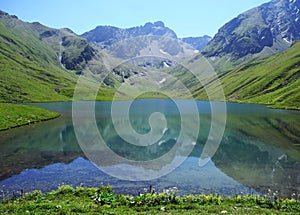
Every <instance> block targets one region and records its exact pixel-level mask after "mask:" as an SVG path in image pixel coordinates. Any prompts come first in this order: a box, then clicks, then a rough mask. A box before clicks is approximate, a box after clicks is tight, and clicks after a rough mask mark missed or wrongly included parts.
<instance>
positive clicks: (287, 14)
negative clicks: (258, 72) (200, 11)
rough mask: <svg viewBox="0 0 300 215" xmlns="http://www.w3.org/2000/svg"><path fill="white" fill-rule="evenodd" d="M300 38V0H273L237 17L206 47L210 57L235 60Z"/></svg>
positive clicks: (274, 48) (276, 47)
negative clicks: (226, 56) (226, 57)
mask: <svg viewBox="0 0 300 215" xmlns="http://www.w3.org/2000/svg"><path fill="white" fill-rule="evenodd" d="M299 39H300V0H273V1H271V2H269V3H266V4H263V5H261V6H259V7H257V8H253V9H251V10H249V11H246V12H245V13H242V14H241V15H239V16H238V17H236V18H234V19H233V20H231V21H230V22H228V23H227V24H225V25H224V26H223V27H222V28H220V29H219V31H218V33H217V34H216V35H215V37H214V38H213V39H212V40H211V41H210V43H209V44H208V46H207V47H206V48H205V49H204V50H203V52H202V53H203V54H204V55H205V56H207V57H223V56H225V55H228V59H231V60H234V59H238V58H241V57H245V56H247V55H249V54H256V53H260V52H262V51H263V50H264V49H265V48H266V47H269V48H270V54H271V53H272V52H273V53H274V52H280V51H283V50H285V49H287V48H288V47H290V45H291V44H292V43H294V42H295V41H297V40H299Z"/></svg>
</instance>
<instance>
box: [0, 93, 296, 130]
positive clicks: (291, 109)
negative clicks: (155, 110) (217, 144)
mask: <svg viewBox="0 0 300 215" xmlns="http://www.w3.org/2000/svg"><path fill="white" fill-rule="evenodd" d="M143 99H157V100H168V99H167V98H147V97H146V98H138V99H137V100H143ZM178 100H185V99H178ZM81 101H87V102H88V101H95V102H110V101H113V99H111V100H109V99H106V100H100V99H98V100H81ZM120 101H131V100H120ZM195 101H206V102H209V101H208V100H200V99H196V100H195ZM57 102H73V101H37V102H32V103H40V104H42V103H57ZM215 102H218V101H215ZM225 102H227V103H237V104H253V105H264V106H265V107H266V108H270V109H278V110H287V111H296V112H300V108H291V107H281V106H276V105H275V104H262V103H248V102H243V101H237V100H235V101H234V100H228V101H225ZM1 104H9V105H26V106H31V105H30V104H31V103H18V104H15V103H0V105H1ZM44 110H46V111H49V110H47V109H44ZM53 113H56V112H53ZM0 114H1V112H0ZM15 114H16V115H18V114H19V113H18V112H17V113H15ZM56 114H57V115H55V116H50V117H46V118H41V119H36V120H34V121H30V122H24V123H22V124H16V125H11V126H7V127H4V128H3V127H2V128H1V126H0V132H2V131H7V130H10V129H14V128H19V127H24V126H28V125H31V124H35V123H39V122H44V121H49V120H53V119H56V118H59V117H60V114H59V113H56Z"/></svg>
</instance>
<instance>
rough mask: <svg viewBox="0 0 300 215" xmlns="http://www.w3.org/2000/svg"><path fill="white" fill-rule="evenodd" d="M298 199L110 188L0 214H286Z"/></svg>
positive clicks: (31, 200) (31, 199) (66, 193)
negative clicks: (122, 191) (127, 192)
mask: <svg viewBox="0 0 300 215" xmlns="http://www.w3.org/2000/svg"><path fill="white" fill-rule="evenodd" d="M298 198H299V196H297V197H291V198H287V199H281V198H278V197H277V196H276V195H275V196H274V195H273V196H272V195H270V196H264V197H262V196H256V195H248V196H241V195H237V196H235V197H221V196H219V195H217V194H215V195H203V194H200V195H186V196H183V197H181V196H178V195H176V188H174V190H166V191H164V192H162V193H156V192H154V190H152V189H151V187H150V189H149V191H148V190H146V191H145V193H140V194H138V195H135V196H132V195H122V194H119V195H116V194H115V193H114V191H113V189H112V188H111V187H110V186H103V187H99V188H84V187H76V188H73V187H71V186H69V185H63V186H60V187H58V189H57V190H54V191H51V192H49V193H44V194H43V193H42V192H41V191H33V192H31V193H23V194H22V195H21V196H18V197H14V198H12V199H4V200H3V201H2V202H1V204H0V212H1V213H4V214H6V213H55V214H56V213H64V214H65V213H67V214H69V213H105V214H106V213H113V214H115V213H116V214H121V213H122V214H124V213H126V214H145V213H147V214H165V213H172V214H182V213H189V214H199V213H200V214H207V213H216V214H227V213H230V214H266V213H268V214H269V213H270V214H290V213H295V214H296V213H299V212H300V202H299V199H298Z"/></svg>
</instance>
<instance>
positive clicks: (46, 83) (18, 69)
mask: <svg viewBox="0 0 300 215" xmlns="http://www.w3.org/2000/svg"><path fill="white" fill-rule="evenodd" d="M41 28H45V29H46V27H43V26H42V25H40V24H37V23H34V24H30V23H24V22H22V21H20V20H18V19H16V18H11V17H10V16H8V15H2V16H1V17H0V47H1V49H0V101H1V102H16V101H17V102H24V101H58V100H59V101H61V100H67V99H68V98H67V97H68V96H66V95H64V90H65V89H68V88H69V87H70V86H74V85H75V82H76V76H75V74H72V73H71V72H68V71H67V70H65V69H64V68H63V67H62V66H61V65H60V64H59V62H58V57H57V53H55V51H54V50H53V49H52V48H51V47H50V46H48V45H47V44H46V43H45V42H43V41H41V40H39V38H38V35H39V32H38V31H37V30H36V29H41ZM59 91H60V92H59Z"/></svg>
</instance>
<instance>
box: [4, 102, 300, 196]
mask: <svg viewBox="0 0 300 215" xmlns="http://www.w3.org/2000/svg"><path fill="white" fill-rule="evenodd" d="M180 102H182V103H185V101H180ZM125 103H126V102H125V101H124V104H125ZM111 104H112V103H111V102H96V104H95V118H96V125H97V128H98V130H99V133H100V134H101V136H102V137H103V139H104V141H105V142H106V145H107V146H108V147H109V148H110V150H112V151H113V152H114V153H115V154H116V155H118V156H119V157H122V158H126V159H128V160H130V161H131V162H133V163H134V162H142V163H143V165H142V166H139V168H140V169H144V170H145V169H147V171H148V172H147V173H149V172H150V173H153V174H155V172H156V171H160V170H163V168H164V166H163V165H161V166H160V165H155V166H147V165H146V164H147V163H148V162H149V161H151V160H155V159H159V158H160V157H162V156H163V155H164V154H166V153H168V152H170V151H172V149H173V148H174V147H175V145H176V141H177V140H178V139H179V138H178V136H180V135H181V133H180V130H181V129H182V126H183V125H182V124H181V120H182V119H181V116H180V114H179V110H178V107H177V106H176V104H175V103H174V102H173V101H170V100H137V101H134V102H133V104H132V106H131V108H130V114H129V115H130V116H129V118H130V123H131V126H132V128H133V129H134V130H135V131H136V132H138V133H139V134H147V133H149V132H150V131H151V126H150V125H149V122H148V119H149V116H150V115H151V113H153V112H160V113H162V114H164V116H165V119H166V122H167V129H165V130H164V132H163V136H162V138H161V139H159V140H158V141H157V142H156V143H155V144H152V145H149V146H138V145H132V144H130V143H128V142H126V141H125V140H124V138H121V137H120V136H119V134H118V133H117V131H116V130H115V129H114V125H113V122H112V118H111ZM120 104H121V105H122V102H120ZM196 104H197V108H198V110H199V112H198V113H194V112H190V113H189V114H188V115H189V117H190V118H197V117H199V119H200V131H199V135H198V137H197V138H196V140H195V143H193V145H194V146H193V150H192V151H191V153H190V154H189V156H188V157H186V158H185V159H183V163H182V164H181V165H180V166H179V167H178V168H175V169H174V171H170V172H169V173H168V174H164V175H163V176H162V177H156V178H155V179H152V180H142V181H141V180H134V179H135V178H131V177H133V175H134V174H136V171H138V170H139V169H137V170H136V171H135V172H133V170H132V172H131V171H128V167H127V169H126V168H125V166H126V165H127V166H128V165H129V164H124V163H122V160H114V159H111V158H110V157H109V155H107V154H105V153H104V152H105V151H101V150H102V148H101V147H100V148H99V147H98V148H99V149H98V148H97V150H98V151H99V153H102V154H100V155H101V157H100V158H99V160H100V161H101V164H98V163H97V162H96V161H95V162H94V161H93V162H91V161H90V160H89V159H88V158H87V157H89V155H87V154H86V153H84V152H83V150H82V147H84V146H82V144H79V143H78V141H77V138H76V134H75V132H74V127H73V123H72V103H70V102H63V103H40V104H32V105H35V106H39V107H43V108H47V109H49V110H53V111H58V112H60V113H61V114H62V116H61V117H60V118H58V119H55V120H51V121H47V122H42V123H38V124H34V125H29V126H25V127H22V128H17V129H12V130H9V131H4V132H0V156H1V160H0V168H1V174H0V195H1V197H3V196H11V195H13V193H14V194H18V193H20V192H21V190H24V191H25V192H28V191H32V190H36V189H38V190H42V191H43V192H47V191H51V190H53V189H56V188H57V187H58V186H59V185H62V184H69V185H72V186H74V187H76V186H86V187H90V186H97V187H98V186H101V185H107V184H110V185H111V186H112V187H113V188H114V190H115V191H116V192H117V193H126V194H137V193H138V192H144V188H146V189H148V188H149V186H150V185H152V186H153V187H154V188H155V189H156V190H157V191H162V190H163V189H168V188H172V187H177V188H178V193H179V194H180V195H185V194H196V193H206V194H209V193H219V194H221V195H225V196H227V195H236V194H240V193H243V194H252V193H254V194H260V195H264V194H267V193H268V192H269V191H268V190H271V192H276V191H277V192H278V193H279V195H280V196H282V197H290V196H291V195H292V194H293V193H295V194H299V193H300V113H299V112H296V111H286V110H275V109H268V108H266V107H265V106H263V105H250V104H235V103H227V124H226V129H225V133H224V136H223V139H222V142H221V144H220V146H219V147H218V149H217V151H216V153H215V154H214V156H213V157H212V159H211V160H210V161H209V162H208V163H207V164H206V165H205V166H202V167H201V166H199V157H200V156H201V153H202V151H203V148H204V147H205V143H206V141H207V139H208V134H209V129H210V126H211V114H210V104H209V103H208V102H202V101H197V102H196ZM84 105H90V104H89V102H83V106H84ZM187 112H188V110H187ZM81 114H82V116H79V117H82V124H85V123H89V122H87V120H88V117H86V116H85V114H86V113H85V112H84V111H82V113H81ZM185 114H186V113H185ZM187 126H188V125H187ZM190 126H191V125H190ZM121 128H122V127H121ZM124 129H125V131H126V129H127V128H124ZM191 129H193V128H188V130H191ZM89 131H91V132H92V130H90V129H86V130H85V135H87V136H89V137H93V135H94V134H92V133H91V134H89ZM184 141H187V139H183V140H182V142H184ZM183 144H184V143H183ZM84 151H85V152H86V149H85V150H84ZM180 153H181V152H180ZM181 155H182V156H181ZM182 157H183V154H174V156H173V157H172V159H173V160H176V159H181V158H182ZM166 162H167V163H168V164H170V163H172V160H167V161H166ZM97 165H98V166H97ZM132 167H133V166H132ZM124 168H125V170H126V171H125V170H124ZM129 170H131V169H129ZM110 172H111V173H113V174H107V173H110ZM114 174H121V175H123V176H124V178H120V177H119V178H117V177H113V176H111V175H114ZM150 176H151V175H150ZM150 176H149V177H150ZM124 179H132V180H124Z"/></svg>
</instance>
